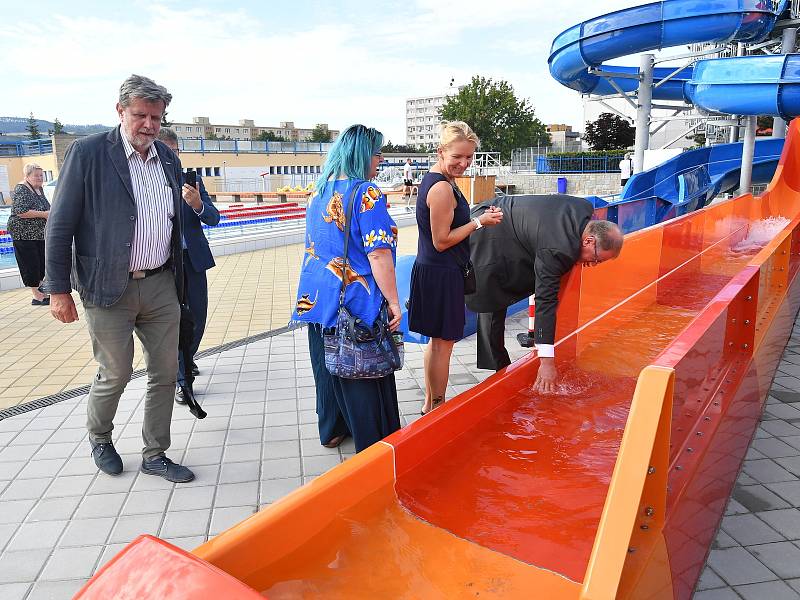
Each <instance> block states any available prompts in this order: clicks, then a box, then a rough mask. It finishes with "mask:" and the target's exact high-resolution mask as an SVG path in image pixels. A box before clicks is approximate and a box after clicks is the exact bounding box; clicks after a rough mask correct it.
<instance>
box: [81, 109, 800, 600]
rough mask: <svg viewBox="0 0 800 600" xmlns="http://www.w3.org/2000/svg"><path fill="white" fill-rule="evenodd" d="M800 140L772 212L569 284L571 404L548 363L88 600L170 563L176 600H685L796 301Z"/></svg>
mask: <svg viewBox="0 0 800 600" xmlns="http://www.w3.org/2000/svg"><path fill="white" fill-rule="evenodd" d="M799 144H800V124H798V122H797V120H796V121H795V122H793V123H792V125H791V128H790V132H789V137H788V139H787V142H786V145H785V148H784V153H783V157H782V159H781V162H780V165H779V167H778V169H777V172H776V175H775V179H774V180H773V182H772V184H771V185H770V187H769V188H768V190H767V191H766V193H765V194H764V195H762V196H761V197H758V198H755V197H753V196H751V195H745V196H741V197H739V198H736V199H733V200H730V201H727V202H721V203H718V204H714V205H712V206H710V207H708V208H706V209H703V210H700V211H697V212H694V213H691V214H688V215H686V216H684V217H681V218H678V219H675V220H673V221H669V222H667V223H664V224H661V225H659V226H655V227H651V228H649V229H645V230H642V231H639V232H636V233H633V234H629V235H628V236H626V241H625V247H624V249H623V252H622V255H621V256H620V257H619V259H618V260H615V261H612V262H608V263H604V264H602V265H599V266H598V267H596V268H593V269H583V268H580V267H578V268H576V269H574V270H573V271H572V272H571V273H570V274H569V275H568V276H567V278H566V280H565V282H564V285H563V286H562V287H563V294H562V300H561V302H560V306H559V316H558V332H557V338H558V342H557V346H558V349H557V355H558V359H559V361H560V363H561V364H560V372H561V374H562V376H563V379H562V380H563V383H562V385H561V390H560V392H559V393H558V394H556V395H552V396H541V395H537V394H534V393H532V392H531V383H532V382H533V381H534V379H535V374H536V370H537V368H538V360H537V358H536V357H535V355H534V354H532V355H530V356H528V357H526V358H523V359H521V360H519V361H517V362H515V363H514V364H512V365H511V366H510V367H508V368H507V369H504V370H503V371H501V372H499V373H497V374H496V375H494V376H492V377H490V378H489V379H487V380H486V381H484V382H483V383H481V384H479V385H477V386H475V387H474V388H473V389H471V390H469V391H468V392H465V393H463V394H461V395H459V396H458V397H456V398H454V399H452V400H451V401H450V402H448V403H447V404H446V405H445V406H444V407H442V408H440V409H437V410H436V411H435V412H433V413H432V414H431V415H430V416H427V417H425V418H424V419H420V420H419V421H417V422H415V423H413V424H412V425H410V426H408V427H406V428H405V429H403V430H401V431H398V432H396V433H395V434H393V435H391V436H389V437H388V438H386V439H385V440H384V441H383V442H379V443H378V444H375V445H374V446H372V447H371V448H369V449H367V450H366V451H364V452H362V453H360V454H358V455H357V456H355V457H353V458H351V459H349V460H348V461H347V462H345V463H343V464H341V465H339V466H337V467H336V468H334V469H332V470H330V471H329V472H327V473H325V474H324V475H322V476H320V477H319V478H317V479H315V480H314V481H312V482H311V483H309V484H307V485H305V486H303V487H302V488H300V489H298V490H296V491H295V492H293V493H291V494H289V495H288V496H287V497H286V498H284V499H282V500H281V501H279V502H277V503H275V504H274V505H272V506H270V507H268V508H266V509H264V510H262V511H261V512H259V513H257V514H255V515H253V516H252V517H250V518H249V519H247V520H245V521H243V522H242V523H240V524H239V525H237V526H235V527H233V528H232V529H230V530H228V531H226V532H223V533H222V534H220V535H218V536H217V537H215V538H213V539H211V540H209V541H208V542H207V543H205V544H203V545H202V546H200V547H198V548H196V549H195V550H194V551H193V552H192V553H184V552H182V551H181V550H179V549H177V548H172V547H170V546H169V545H168V544H166V543H164V542H161V541H160V540H156V539H154V538H148V537H143V538H140V539H139V540H137V541H135V542H134V543H133V544H132V545H131V546H129V547H128V548H126V549H125V550H123V551H122V553H121V554H120V555H118V556H117V557H116V559H115V560H114V562H112V563H111V564H109V565H107V566H106V567H105V568H104V569H103V570H101V571H100V572H99V573H98V574H97V575H95V577H94V578H93V579H92V580H91V581H90V582H89V583H88V584H87V585H86V587H84V589H83V590H82V591H81V592H80V593H79V594H78V596H77V597H78V598H84V599H88V598H110V597H123V596H122V595H121V592H122V590H123V589H124V590H125V592H126V593H128V594H132V595H129V596H125V597H137V596H136V590H137V588H136V585H137V582H143V581H147V584H148V585H149V586H150V587H149V588H148V593H153V591H152V585H153V582H152V577H147V576H146V573H147V572H148V570H149V569H151V568H153V567H152V565H153V564H154V561H153V560H149V559H148V558H147V557H148V556H150V554H148V552H151V553H152V556H156V555H158V556H161V555H162V554H163V553H165V552H166V553H170V552H171V553H173V554H174V555H176V556H179V557H180V561H181V562H180V564H181V565H182V569H183V570H182V571H181V572H180V573H178V574H176V575H174V576H172V577H170V581H171V582H172V583H173V585H171V586H170V588H169V590H167V589H163V590H157V593H156V596H157V597H159V598H164V599H189V598H192V599H193V598H207V597H211V596H208V595H207V594H209V593H211V590H217V591H216V592H215V593H218V594H219V595H217V596H214V597H226V598H249V597H251V596H253V595H254V594H256V593H258V594H262V595H264V596H266V597H268V598H271V599H279V598H317V597H325V598H329V599H334V598H409V599H411V598H425V599H428V598H430V599H436V598H443V599H444V598H448V599H450V598H473V597H475V598H478V597H480V598H487V597H488V598H495V597H496V598H547V599H551V598H553V599H555V598H565V599H566V598H586V599H611V598H642V599H643V598H665V599H667V598H676V599H684V598H686V599H688V598H689V597H690V596H691V593H692V590H693V589H694V586H695V583H696V581H697V579H698V577H699V574H700V571H701V569H702V566H703V564H704V561H705V557H706V555H707V552H708V550H709V547H710V544H711V541H712V540H713V537H714V535H715V532H716V529H717V527H718V524H719V521H720V519H721V516H722V513H723V510H724V507H725V504H726V502H727V499H728V497H729V494H730V491H731V487H732V485H733V483H734V480H735V478H736V475H737V473H738V470H739V467H740V465H741V462H742V459H743V457H744V454H745V452H746V450H747V447H748V445H749V442H750V440H751V437H752V434H753V432H754V430H755V427H756V425H757V423H758V419H759V417H760V414H761V410H762V407H763V403H764V400H765V398H766V394H767V391H768V389H769V386H770V382H771V380H772V377H773V374H774V372H775V369H776V368H777V364H778V361H779V359H780V357H781V354H782V351H783V348H784V346H785V344H786V341H787V339H788V337H789V334H790V332H791V329H792V324H793V322H794V319H795V317H796V314H797V310H798V307H799V306H800V279H799V278H798V277H797V272H798V268H800V149H799V148H798V145H799ZM770 216H782V217H786V218H788V219H789V221H790V222H789V224H788V225H787V226H786V227H785V228H784V229H783V230H782V231H781V232H780V233H779V234H778V235H777V236H776V237H775V238H774V239H773V240H772V241H771V242H769V243H768V244H767V245H766V246H765V247H764V248H763V249H762V250H761V251H760V252H758V254H747V253H742V252H738V251H737V244H739V243H740V242H741V241H742V240H743V239H744V238H745V237H746V236H747V234H748V231H749V228H750V226H751V225H752V224H753V223H754V222H756V221H758V220H760V219H764V218H766V217H770ZM148 549H149V550H148ZM175 578H177V580H178V581H179V582H180V581H182V580H186V581H187V582H189V581H203V582H204V584H203V591H202V592H198V591H197V586H193V585H188V583H187V585H185V586H184V585H174V582H175ZM215 586H218V587H215ZM114 590H116V591H117V592H118V593H117V595H116V596H115V595H114V593H113V592H114ZM222 590H224V591H222ZM156 596H152V597H156Z"/></svg>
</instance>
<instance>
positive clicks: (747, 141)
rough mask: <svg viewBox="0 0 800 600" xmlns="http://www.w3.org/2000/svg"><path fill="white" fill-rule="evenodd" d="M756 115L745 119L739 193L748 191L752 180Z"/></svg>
mask: <svg viewBox="0 0 800 600" xmlns="http://www.w3.org/2000/svg"><path fill="white" fill-rule="evenodd" d="M757 119H758V117H747V118H746V119H745V123H746V125H745V128H744V143H743V144H742V171H741V174H740V176H739V194H740V195H741V194H747V193H749V192H750V185H751V183H752V180H753V154H754V152H755V149H756V121H757Z"/></svg>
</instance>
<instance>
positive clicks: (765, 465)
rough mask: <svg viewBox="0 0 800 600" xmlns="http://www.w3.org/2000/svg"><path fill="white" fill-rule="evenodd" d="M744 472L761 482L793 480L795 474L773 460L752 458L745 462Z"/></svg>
mask: <svg viewBox="0 0 800 600" xmlns="http://www.w3.org/2000/svg"><path fill="white" fill-rule="evenodd" d="M744 472H745V473H746V474H747V475H749V476H750V477H752V478H753V479H755V480H756V481H758V482H759V483H777V482H779V481H793V480H794V479H795V476H794V475H792V474H791V473H790V472H789V471H787V470H786V469H784V468H783V467H782V466H780V465H779V464H778V463H776V462H774V461H773V460H769V459H764V460H752V461H747V462H745V464H744Z"/></svg>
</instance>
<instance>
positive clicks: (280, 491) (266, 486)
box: [261, 477, 302, 505]
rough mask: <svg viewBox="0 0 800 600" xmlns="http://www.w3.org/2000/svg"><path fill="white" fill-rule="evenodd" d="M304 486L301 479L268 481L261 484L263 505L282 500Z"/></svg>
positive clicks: (291, 478)
mask: <svg viewBox="0 0 800 600" xmlns="http://www.w3.org/2000/svg"><path fill="white" fill-rule="evenodd" d="M301 484H302V482H301V479H300V477H287V478H284V479H268V480H266V481H262V482H261V504H262V505H264V504H270V503H272V502H275V501H276V500H280V499H281V498H283V497H284V496H285V495H286V494H288V493H289V492H292V491H294V490H296V489H297V488H299V487H300V485H301Z"/></svg>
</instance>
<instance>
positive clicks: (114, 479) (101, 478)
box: [89, 455, 138, 494]
mask: <svg viewBox="0 0 800 600" xmlns="http://www.w3.org/2000/svg"><path fill="white" fill-rule="evenodd" d="M137 456H138V455H137ZM122 458H123V461H125V455H123V456H122ZM126 462H130V461H126ZM136 474H137V472H136V471H132V470H128V471H123V472H122V473H120V474H119V475H114V476H110V475H106V474H105V473H99V474H98V475H97V477H96V478H95V480H94V481H93V482H92V485H91V486H89V493H90V494H116V493H127V492H128V491H130V489H131V486H133V482H134V481H135V480H136Z"/></svg>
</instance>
